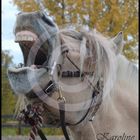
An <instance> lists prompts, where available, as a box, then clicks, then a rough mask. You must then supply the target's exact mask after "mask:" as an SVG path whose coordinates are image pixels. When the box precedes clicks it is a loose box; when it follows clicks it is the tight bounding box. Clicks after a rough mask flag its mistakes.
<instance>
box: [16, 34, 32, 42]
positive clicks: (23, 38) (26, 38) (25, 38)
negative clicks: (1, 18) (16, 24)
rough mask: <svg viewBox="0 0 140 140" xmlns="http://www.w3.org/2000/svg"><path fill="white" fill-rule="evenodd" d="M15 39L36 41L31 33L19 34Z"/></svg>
mask: <svg viewBox="0 0 140 140" xmlns="http://www.w3.org/2000/svg"><path fill="white" fill-rule="evenodd" d="M15 41H34V38H33V37H32V36H30V35H22V36H21V35H17V36H16V39H15Z"/></svg>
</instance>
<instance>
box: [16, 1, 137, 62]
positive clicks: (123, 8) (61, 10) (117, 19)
mask: <svg viewBox="0 0 140 140" xmlns="http://www.w3.org/2000/svg"><path fill="white" fill-rule="evenodd" d="M43 2H44V5H45V6H46V7H47V9H48V10H49V14H50V15H51V16H53V17H54V19H55V21H56V23H57V24H58V25H60V26H61V25H63V24H67V23H70V24H72V23H74V24H82V25H86V26H88V27H90V28H96V29H97V30H98V31H99V32H101V33H103V34H105V35H108V36H112V37H113V36H115V35H116V34H117V33H118V32H119V31H123V33H124V40H125V42H126V44H125V48H124V51H123V52H124V55H125V56H126V57H127V58H129V59H130V60H135V59H137V58H138V56H137V55H136V53H135V52H134V51H133V49H132V48H133V47H136V46H137V45H138V0H133V1H132V0H76V1H75V0H44V1H43ZM13 3H14V4H15V5H17V6H18V8H19V9H20V10H21V11H26V12H30V11H36V10H39V6H38V5H37V4H36V3H35V1H34V0H30V1H29V0H22V1H20V0H13ZM129 38H132V39H131V40H130V39H129Z"/></svg>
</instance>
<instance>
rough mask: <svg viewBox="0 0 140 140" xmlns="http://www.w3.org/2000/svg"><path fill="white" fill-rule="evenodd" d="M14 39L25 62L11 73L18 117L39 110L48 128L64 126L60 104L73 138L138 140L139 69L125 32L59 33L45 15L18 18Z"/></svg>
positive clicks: (36, 14)
mask: <svg viewBox="0 0 140 140" xmlns="http://www.w3.org/2000/svg"><path fill="white" fill-rule="evenodd" d="M14 34H15V36H16V37H15V41H16V42H17V43H19V45H20V48H21V50H22V53H23V57H24V65H23V66H21V67H16V68H9V69H8V78H9V82H10V85H11V87H12V89H13V90H14V93H15V95H17V96H18V97H19V99H18V101H17V106H16V108H17V111H16V112H17V114H18V112H19V111H20V110H22V109H23V108H25V107H26V105H27V104H29V103H30V104H32V105H38V106H41V107H42V108H43V112H42V114H41V115H42V117H43V123H44V124H49V125H52V126H53V127H58V126H60V125H61V122H60V119H61V114H60V112H59V111H60V108H59V104H58V102H59V100H60V102H61V101H64V104H65V109H64V110H63V111H65V120H64V121H65V122H64V123H65V125H66V127H67V129H68V130H69V131H68V132H69V135H70V136H71V138H72V139H74V140H102V139H107V140H118V139H120V140H135V139H136V140H137V139H138V69H137V67H136V66H135V65H134V64H133V63H132V62H130V61H129V60H128V59H127V58H125V56H123V55H122V50H123V47H124V41H123V33H122V32H119V33H118V34H117V35H116V36H114V37H107V36H104V35H102V34H101V33H99V32H98V31H97V30H95V29H93V30H90V31H85V30H73V29H67V28H66V29H65V28H64V29H59V28H58V26H57V25H56V24H55V22H54V21H52V20H51V19H50V17H49V16H48V15H46V14H45V13H43V12H42V11H39V12H31V13H24V12H23V13H20V14H18V15H17V19H16V25H15V29H14Z"/></svg>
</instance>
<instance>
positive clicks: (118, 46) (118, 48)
mask: <svg viewBox="0 0 140 140" xmlns="http://www.w3.org/2000/svg"><path fill="white" fill-rule="evenodd" d="M112 40H113V42H114V43H115V46H114V49H115V53H116V54H119V53H121V52H122V50H123V46H124V44H123V32H122V31H121V32H119V33H118V34H117V35H116V36H115V37H114V38H113V39H112Z"/></svg>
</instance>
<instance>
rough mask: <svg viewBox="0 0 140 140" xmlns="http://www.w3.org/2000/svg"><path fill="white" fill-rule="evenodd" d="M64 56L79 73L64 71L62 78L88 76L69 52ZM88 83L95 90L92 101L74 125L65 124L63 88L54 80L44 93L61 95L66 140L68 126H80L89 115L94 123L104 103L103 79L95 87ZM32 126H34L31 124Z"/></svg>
mask: <svg viewBox="0 0 140 140" xmlns="http://www.w3.org/2000/svg"><path fill="white" fill-rule="evenodd" d="M62 54H65V56H66V57H67V59H68V60H69V61H70V63H71V64H72V65H73V66H74V67H75V68H76V69H77V71H63V72H62V74H61V77H62V78H73V77H83V78H85V77H86V75H88V73H82V74H81V72H80V69H79V68H78V66H77V65H76V64H75V63H74V62H73V61H72V60H71V59H70V58H69V57H68V55H67V54H68V50H66V51H65V52H62ZM45 67H46V68H47V69H48V68H49V67H48V66H45ZM51 73H53V72H52V71H51ZM88 82H89V85H90V86H91V87H92V89H93V90H92V99H91V102H90V105H89V108H88V109H87V111H86V113H85V115H84V116H82V117H81V119H80V120H79V121H78V122H76V123H73V124H71V123H68V122H65V103H66V100H65V97H64V96H63V93H62V90H61V87H60V86H59V85H57V84H56V83H55V81H54V80H50V81H49V82H48V84H47V86H46V88H45V90H44V93H45V94H48V95H50V94H52V93H53V92H54V91H57V92H58V94H59V96H58V99H57V101H58V105H59V113H60V125H61V128H62V130H63V134H64V136H65V139H66V140H70V138H69V135H68V133H67V129H66V126H76V125H79V124H80V123H81V122H83V121H84V120H85V119H86V118H87V116H88V115H90V116H91V118H89V121H92V120H93V117H94V116H95V114H96V112H97V111H98V109H99V106H100V105H101V103H102V93H103V82H102V81H101V79H99V80H98V81H97V83H96V85H95V86H93V85H92V83H91V82H90V81H88ZM91 108H94V109H93V112H92V113H91V114H89V112H90V110H91ZM30 125H32V124H30ZM37 129H38V134H39V135H40V137H41V139H42V140H47V138H46V137H45V135H44V134H43V132H42V131H41V129H40V128H39V127H37Z"/></svg>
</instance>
